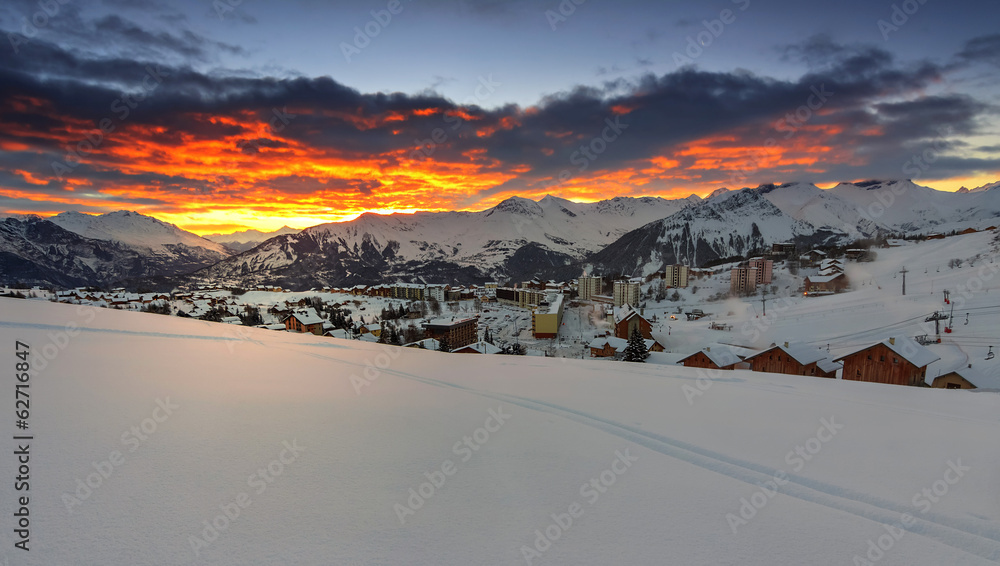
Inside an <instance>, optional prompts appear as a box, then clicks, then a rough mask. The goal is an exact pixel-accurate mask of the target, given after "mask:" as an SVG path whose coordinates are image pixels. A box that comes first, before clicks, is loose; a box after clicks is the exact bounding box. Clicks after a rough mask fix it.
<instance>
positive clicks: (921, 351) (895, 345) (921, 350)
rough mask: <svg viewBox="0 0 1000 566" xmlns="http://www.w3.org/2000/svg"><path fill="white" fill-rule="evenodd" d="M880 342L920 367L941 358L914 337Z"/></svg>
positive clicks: (841, 357) (849, 355) (862, 349)
mask: <svg viewBox="0 0 1000 566" xmlns="http://www.w3.org/2000/svg"><path fill="white" fill-rule="evenodd" d="M879 344H882V345H883V346H885V347H886V348H889V349H890V350H892V351H893V352H895V353H897V354H899V355H900V356H901V357H902V358H903V359H904V360H906V361H908V362H910V363H911V364H913V365H915V366H917V367H918V368H922V367H924V366H928V365H930V364H932V363H933V362H936V361H938V360H940V359H941V358H940V357H939V356H936V355H934V352H932V351H930V350H929V349H927V348H925V347H924V346H921V345H920V344H918V343H917V342H916V341H915V340H913V339H912V338H907V337H905V336H896V337H893V338H886V339H885V340H883V341H881V342H879ZM877 345H878V344H872V345H871V346H867V347H865V348H861V349H860V350H856V351H854V352H851V353H850V354H847V355H846V356H840V357H839V358H837V359H835V360H833V361H835V362H839V361H841V360H843V359H844V358H849V357H851V356H853V355H855V354H859V353H861V352H864V351H865V350H869V349H871V348H874V347H875V346H877Z"/></svg>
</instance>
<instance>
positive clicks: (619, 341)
mask: <svg viewBox="0 0 1000 566" xmlns="http://www.w3.org/2000/svg"><path fill="white" fill-rule="evenodd" d="M643 342H644V343H645V344H646V350H647V351H648V350H649V349H650V348H652V347H653V344H656V340H648V339H647V340H643ZM607 345H611V347H612V348H614V349H615V352H616V353H618V354H621V353H624V352H625V348H626V347H627V346H628V340H626V339H624V338H618V337H617V336H602V337H600V338H595V339H594V340H591V342H590V344H588V347H589V348H599V349H603V348H604V347H605V346H607Z"/></svg>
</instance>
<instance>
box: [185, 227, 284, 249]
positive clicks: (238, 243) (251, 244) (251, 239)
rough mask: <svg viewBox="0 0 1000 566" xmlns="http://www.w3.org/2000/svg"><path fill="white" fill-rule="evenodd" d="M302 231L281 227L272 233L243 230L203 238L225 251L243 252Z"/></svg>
mask: <svg viewBox="0 0 1000 566" xmlns="http://www.w3.org/2000/svg"><path fill="white" fill-rule="evenodd" d="M301 231H302V230H298V229H296V228H289V227H288V226H282V227H281V228H278V229H277V230H275V231H273V232H261V231H260V230H243V231H241V232H233V233H231V234H209V235H207V236H205V239H206V240H211V241H213V242H217V243H219V244H222V245H223V246H225V247H226V248H227V249H229V250H230V251H233V252H237V253H239V252H245V251H247V250H249V249H253V248H255V247H257V245H258V244H260V243H261V242H264V241H266V240H270V239H271V238H273V237H275V236H284V235H285V234H298V233H299V232H301Z"/></svg>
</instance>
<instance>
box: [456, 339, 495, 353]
mask: <svg viewBox="0 0 1000 566" xmlns="http://www.w3.org/2000/svg"><path fill="white" fill-rule="evenodd" d="M460 350H474V351H476V352H478V353H480V354H499V353H500V352H502V351H503V350H501V349H500V348H498V347H497V346H494V345H493V344H490V343H489V342H486V341H483V340H480V341H479V342H473V343H472V344H469V345H468V346H462V347H461V348H455V349H454V350H452V352H458V351H460Z"/></svg>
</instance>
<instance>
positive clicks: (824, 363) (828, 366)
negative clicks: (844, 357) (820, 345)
mask: <svg viewBox="0 0 1000 566" xmlns="http://www.w3.org/2000/svg"><path fill="white" fill-rule="evenodd" d="M816 367H818V368H819V369H820V371H824V372H826V373H833V372H835V371H837V370H838V369H844V364H842V363H840V362H835V361H833V360H831V359H830V358H823V359H822V360H820V361H818V362H816Z"/></svg>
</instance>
